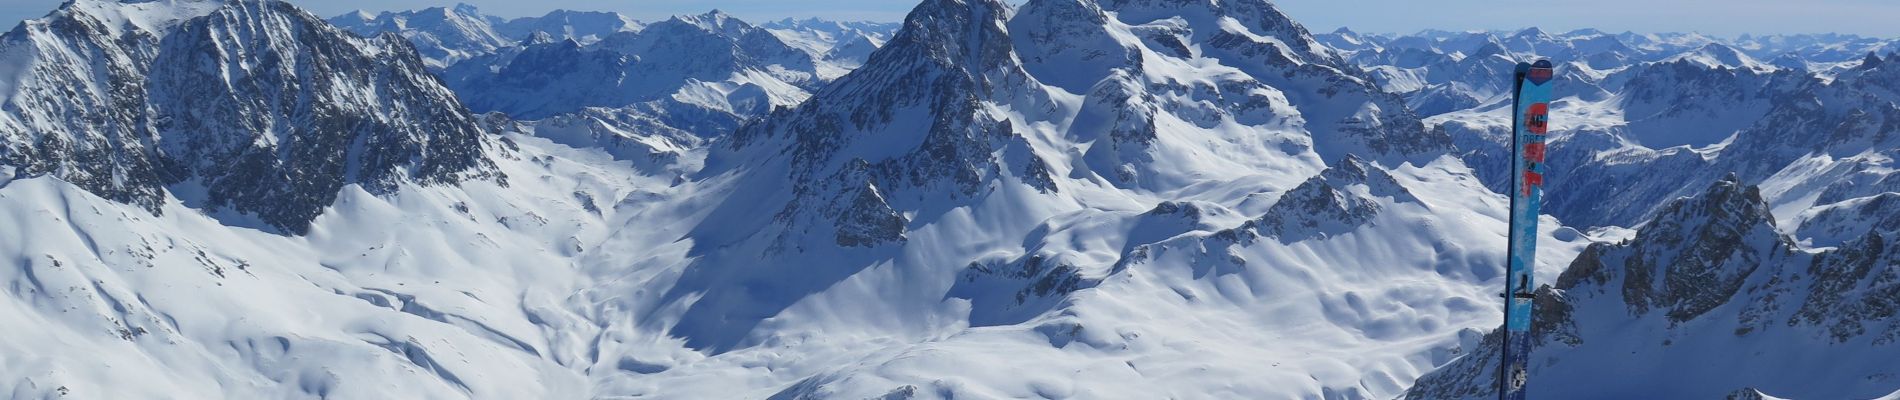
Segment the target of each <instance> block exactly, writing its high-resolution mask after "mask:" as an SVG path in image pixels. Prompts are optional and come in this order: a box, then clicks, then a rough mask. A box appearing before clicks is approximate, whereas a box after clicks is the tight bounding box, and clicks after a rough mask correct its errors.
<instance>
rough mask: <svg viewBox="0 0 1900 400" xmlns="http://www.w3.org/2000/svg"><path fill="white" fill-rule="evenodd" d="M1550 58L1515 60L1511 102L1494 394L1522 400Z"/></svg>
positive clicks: (1526, 377)
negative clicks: (1506, 242)
mask: <svg viewBox="0 0 1900 400" xmlns="http://www.w3.org/2000/svg"><path fill="white" fill-rule="evenodd" d="M1552 73H1553V71H1552V68H1551V65H1550V61H1549V60H1538V61H1537V63H1535V64H1532V63H1518V64H1517V73H1516V74H1515V75H1516V78H1517V84H1516V86H1515V88H1516V91H1515V92H1513V93H1512V94H1513V95H1514V96H1515V99H1516V101H1515V102H1514V104H1513V105H1512V111H1513V114H1512V115H1511V119H1512V120H1513V121H1514V122H1513V123H1512V135H1511V159H1512V163H1511V165H1513V168H1514V170H1513V174H1512V175H1515V176H1516V177H1515V178H1514V179H1513V184H1512V185H1511V189H1512V190H1511V230H1510V236H1511V238H1510V247H1509V249H1508V250H1507V254H1508V256H1507V258H1508V259H1509V260H1508V261H1509V263H1510V264H1509V267H1508V269H1507V270H1506V272H1505V275H1504V276H1505V278H1506V279H1505V283H1504V352H1503V353H1504V354H1503V356H1504V357H1503V360H1502V362H1501V363H1500V364H1499V366H1498V398H1499V399H1501V400H1524V395H1525V392H1526V391H1527V390H1526V387H1527V386H1529V384H1530V370H1529V369H1527V367H1528V366H1529V361H1530V355H1531V303H1533V301H1534V300H1536V297H1537V296H1536V295H1535V294H1534V293H1535V292H1534V291H1535V290H1536V288H1535V287H1533V286H1531V284H1532V282H1531V268H1532V267H1533V266H1535V265H1536V263H1537V216H1538V215H1539V213H1540V210H1539V209H1540V208H1541V207H1540V206H1541V205H1542V204H1543V201H1544V172H1545V168H1544V155H1545V154H1544V153H1545V148H1544V136H1545V134H1546V133H1547V132H1549V130H1550V87H1551V86H1552V84H1551V78H1552Z"/></svg>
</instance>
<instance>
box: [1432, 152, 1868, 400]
mask: <svg viewBox="0 0 1900 400" xmlns="http://www.w3.org/2000/svg"><path fill="white" fill-rule="evenodd" d="M1891 235H1892V234H1891V233H1881V232H1870V233H1867V234H1865V235H1862V236H1860V237H1858V238H1856V239H1853V240H1851V241H1848V242H1847V243H1843V244H1842V245H1841V246H1840V247H1838V248H1836V249H1829V250H1820V251H1816V250H1809V249H1805V248H1802V247H1801V246H1798V245H1796V244H1795V243H1794V242H1793V240H1792V239H1790V238H1788V237H1787V236H1785V235H1782V234H1781V233H1779V232H1778V231H1777V230H1776V229H1775V220H1774V218H1773V216H1772V215H1771V214H1770V213H1769V211H1768V208H1767V205H1766V203H1765V202H1764V200H1763V199H1762V196H1761V194H1760V191H1759V190H1758V189H1756V188H1754V187H1752V186H1747V185H1743V184H1742V183H1741V182H1740V181H1739V180H1738V179H1737V178H1735V177H1734V176H1730V177H1728V178H1726V179H1723V180H1721V181H1717V182H1716V183H1715V184H1714V185H1712V186H1710V187H1709V188H1708V189H1707V190H1706V191H1704V192H1703V193H1702V194H1700V195H1698V196H1695V197H1692V198H1685V199H1681V200H1678V201H1675V202H1672V203H1670V204H1669V205H1667V206H1665V207H1663V208H1662V211H1661V212H1659V213H1658V214H1657V216H1656V218H1655V219H1654V220H1653V221H1651V222H1650V223H1649V224H1648V225H1646V226H1644V227H1643V228H1642V229H1641V230H1640V231H1639V232H1638V233H1637V235H1636V237H1635V238H1634V239H1632V240H1630V241H1628V242H1625V243H1620V244H1596V245H1592V246H1591V247H1590V248H1589V249H1587V250H1585V251H1584V253H1583V254H1582V255H1581V256H1579V257H1578V258H1577V260H1576V261H1575V262H1574V263H1572V264H1571V265H1570V267H1569V269H1566V270H1565V271H1564V273H1563V275H1562V276H1561V277H1560V278H1558V280H1557V283H1556V286H1555V287H1545V288H1543V289H1541V290H1539V292H1538V296H1539V298H1538V305H1537V308H1538V310H1539V311H1538V315H1537V316H1536V317H1535V318H1536V319H1535V320H1534V322H1535V323H1534V328H1535V332H1534V334H1535V335H1536V339H1535V342H1536V343H1537V344H1536V350H1535V352H1534V354H1533V356H1532V357H1533V358H1532V360H1533V363H1534V364H1537V365H1539V366H1540V367H1539V368H1535V369H1534V372H1533V375H1532V381H1533V382H1537V381H1543V382H1548V383H1549V384H1548V385H1541V387H1540V385H1536V384H1534V385H1533V387H1538V390H1539V391H1540V392H1541V391H1548V393H1562V395H1560V397H1565V396H1574V397H1577V398H1595V397H1601V396H1606V395H1607V396H1617V395H1619V394H1622V393H1651V394H1668V395H1671V396H1687V397H1705V396H1706V397H1719V396H1722V395H1724V394H1726V393H1727V392H1728V391H1729V390H1733V389H1729V388H1736V387H1744V386H1754V387H1757V388H1761V389H1762V392H1765V393H1773V394H1776V395H1783V396H1790V397H1793V398H1871V397H1876V396H1880V395H1884V394H1887V393H1888V392H1890V391H1891V390H1892V388H1893V386H1894V385H1896V384H1900V381H1895V379H1896V378H1894V377H1896V376H1900V375H1896V372H1900V370H1896V367H1895V366H1894V365H1893V364H1892V363H1891V362H1885V361H1877V360H1887V359H1891V358H1892V357H1894V356H1895V355H1900V347H1897V346H1900V343H1896V341H1900V312H1897V311H1900V246H1895V244H1894V242H1893V240H1892V239H1890V238H1889V237H1890V236H1891ZM1496 336H1497V334H1496V333H1495V332H1494V333H1493V334H1492V335H1491V336H1489V337H1487V339H1486V341H1485V342H1484V343H1483V344H1481V345H1480V346H1479V348H1478V349H1476V350H1474V351H1473V352H1471V353H1470V354H1469V355H1467V356H1465V357H1463V358H1461V359H1459V360H1457V361H1454V362H1452V363H1451V364H1449V365H1447V366H1445V367H1444V368H1441V369H1440V370H1439V371H1437V372H1434V373H1432V374H1428V375H1426V376H1425V377H1423V378H1420V379H1419V382H1418V384H1417V386H1415V387H1414V388H1412V389H1411V390H1410V391H1408V392H1407V396H1406V397H1407V398H1417V399H1452V398H1484V397H1485V396H1489V395H1491V393H1492V392H1491V390H1493V388H1494V387H1495V386H1494V384H1493V383H1492V382H1494V381H1493V380H1492V378H1493V377H1494V376H1495V375H1496V367H1495V366H1496V364H1495V360H1494V359H1495V358H1496V352H1495V350H1496V346H1497V344H1498V343H1497V342H1496V341H1495V340H1493V339H1494V338H1495V337H1496ZM1843 348H1851V349H1854V350H1852V351H1843V350H1842V349H1843ZM1724 354H1730V355H1732V354H1748V356H1747V357H1748V358H1751V359H1759V360H1779V361H1776V362H1777V363H1780V364H1779V365H1780V366H1781V367H1778V368H1776V370H1779V371H1815V372H1814V373H1812V374H1775V373H1764V372H1760V371H1756V370H1755V369H1756V368H1755V367H1753V366H1750V365H1745V364H1730V365H1720V364H1709V363H1707V362H1706V360H1707V359H1709V358H1710V357H1722V356H1723V355H1724ZM1818 354H1827V355H1828V356H1826V357H1816V355H1818ZM1691 364H1693V365H1696V366H1697V367H1696V369H1694V370H1692V371H1674V372H1665V371H1670V369H1671V368H1678V367H1686V366H1688V365H1691ZM1602 365H1620V366H1626V367H1631V368H1630V369H1628V370H1623V371H1603V370H1601V368H1600V367H1598V366H1602ZM1783 368H1793V369H1783ZM1809 368H1812V369H1809ZM1584 370H1594V371H1596V372H1588V373H1586V372H1583V371H1584ZM1649 371H1655V372H1660V373H1653V372H1649ZM1573 373H1576V374H1589V376H1592V377H1593V378H1592V379H1591V380H1601V379H1617V381H1618V382H1622V383H1621V384H1619V386H1621V387H1619V388H1606V387H1593V386H1592V385H1589V384H1587V383H1586V382H1583V381H1580V380H1576V379H1565V378H1564V377H1566V376H1567V375H1566V374H1573ZM1863 378H1865V379H1863ZM1715 390H1719V391H1715Z"/></svg>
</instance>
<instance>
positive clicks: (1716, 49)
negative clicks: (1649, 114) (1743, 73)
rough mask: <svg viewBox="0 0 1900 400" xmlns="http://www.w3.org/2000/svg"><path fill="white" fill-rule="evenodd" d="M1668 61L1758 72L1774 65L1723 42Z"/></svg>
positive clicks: (1766, 70)
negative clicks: (1757, 59) (1758, 59)
mask: <svg viewBox="0 0 1900 400" xmlns="http://www.w3.org/2000/svg"><path fill="white" fill-rule="evenodd" d="M1664 61H1666V62H1677V61H1687V62H1691V63H1696V64H1700V65H1703V66H1706V67H1709V68H1718V67H1719V68H1738V69H1747V70H1751V71H1757V72H1771V71H1774V70H1775V69H1776V68H1775V67H1774V66H1771V65H1768V64H1765V63H1762V62H1761V61H1756V60H1755V58H1754V57H1749V56H1748V55H1747V54H1743V53H1742V52H1741V50H1736V49H1735V48H1734V47H1729V46H1728V45H1724V44H1721V43H1709V44H1707V45H1703V46H1702V47H1700V48H1697V49H1696V50H1695V51H1691V52H1688V53H1683V54H1678V55H1676V56H1674V57H1670V58H1669V59H1667V60H1664Z"/></svg>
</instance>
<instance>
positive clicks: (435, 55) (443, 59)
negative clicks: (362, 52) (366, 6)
mask: <svg viewBox="0 0 1900 400" xmlns="http://www.w3.org/2000/svg"><path fill="white" fill-rule="evenodd" d="M330 23H331V24H335V25H336V26H337V27H339V28H343V29H347V30H349V31H350V32H353V33H356V34H357V35H359V36H363V37H375V36H377V35H380V34H382V33H383V32H395V33H398V34H401V35H402V37H404V38H406V39H409V41H410V43H414V44H415V46H416V48H417V49H418V50H420V51H421V52H422V57H423V58H424V59H425V60H427V61H428V63H429V66H430V67H431V68H442V67H445V66H448V65H451V64H454V63H456V62H459V61H462V60H466V59H468V58H470V57H475V56H480V55H483V54H488V53H493V52H495V50H498V49H501V48H503V47H508V45H509V44H510V43H511V42H512V41H511V40H508V38H507V37H505V36H503V35H502V33H501V32H499V31H498V30H497V29H496V28H497V25H500V24H502V23H503V22H502V20H501V19H500V18H495V17H490V16H486V15H483V14H482V13H481V10H479V9H476V8H475V7H474V6H470V5H467V4H457V5H456V6H455V7H454V8H448V7H433V8H427V9H422V10H417V11H401V12H383V13H382V14H377V15H370V14H369V13H367V12H363V11H357V12H353V13H349V14H344V15H340V16H337V17H335V18H331V19H330Z"/></svg>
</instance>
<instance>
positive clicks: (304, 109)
mask: <svg viewBox="0 0 1900 400" xmlns="http://www.w3.org/2000/svg"><path fill="white" fill-rule="evenodd" d="M0 43H3V44H0V58H3V59H7V60H11V61H9V62H10V63H12V65H16V66H17V67H15V68H14V69H12V70H8V71H0V74H4V75H5V78H7V79H9V80H10V81H11V82H15V83H14V85H16V86H14V87H12V88H11V90H10V91H9V92H8V94H7V96H6V97H4V98H0V100H3V101H0V104H3V106H0V110H4V113H0V138H4V140H5V142H4V147H0V160H4V161H5V162H6V163H9V164H14V165H18V166H20V169H21V171H22V172H24V173H26V174H35V175H36V174H50V175H54V176H58V177H60V178H61V179H65V180H67V181H70V182H74V183H75V184H78V185H80V186H81V187H84V188H86V189H87V190H89V191H92V192H94V193H97V194H99V195H101V196H103V197H106V198H110V199H114V200H118V201H125V202H130V203H135V204H140V205H144V206H146V207H147V208H148V209H153V210H156V208H157V205H158V204H160V203H161V202H162V201H164V198H165V193H166V192H167V190H166V189H168V188H169V189H172V191H173V192H175V193H179V196H180V197H181V198H184V199H185V200H186V202H187V203H190V204H192V205H194V206H200V207H204V208H208V209H212V210H217V209H226V208H228V209H230V210H234V211H236V212H238V213H242V214H248V215H252V216H255V217H256V218H258V219H259V220H261V221H262V222H263V223H265V224H267V225H269V226H272V227H276V228H279V229H283V230H285V231H288V232H292V233H301V232H302V231H303V229H304V228H305V227H306V226H307V225H308V223H309V222H310V220H312V219H314V218H315V217H316V216H317V215H318V214H319V213H321V212H322V209H323V208H324V207H326V206H329V205H330V202H331V201H332V200H334V199H335V198H336V194H337V192H338V190H339V189H341V188H342V187H343V186H344V185H350V184H360V185H363V186H364V187H365V188H367V189H369V190H371V191H373V192H374V191H386V190H390V189H392V188H393V187H394V186H395V184H396V183H397V182H403V181H411V182H418V183H423V184H453V183H456V182H459V181H461V180H463V179H468V178H470V177H480V176H493V175H494V172H493V167H492V165H491V164H490V163H489V162H488V161H487V159H486V158H485V152H486V150H485V141H484V138H483V135H484V134H483V130H482V129H481V127H480V126H479V125H478V124H477V123H476V120H475V118H474V117H473V116H472V115H471V114H469V113H468V111H467V110H465V109H463V108H462V107H461V105H460V102H458V101H457V100H456V99H455V97H454V95H453V94H451V93H450V92H449V91H448V90H447V89H446V88H444V87H443V86H442V85H441V84H440V82H439V81H437V80H436V78H435V77H434V76H432V75H430V74H429V73H428V71H427V70H426V69H425V68H424V66H423V63H422V59H421V58H420V57H419V56H417V54H416V50H415V49H414V48H413V47H410V46H409V45H408V42H407V41H404V40H401V39H400V38H397V37H394V36H384V37H379V38H375V39H360V38H356V37H354V36H351V35H349V34H348V33H346V32H343V31H342V30H339V29H337V28H334V27H332V26H330V25H328V24H326V23H324V22H323V21H322V20H321V19H317V18H316V17H314V16H311V15H310V14H308V13H305V12H303V11H302V10H299V9H297V8H295V7H294V6H291V5H289V4H287V3H282V2H276V1H233V2H228V3H227V2H179V3H167V4H160V3H126V4H120V3H106V2H93V1H81V2H76V3H72V4H71V5H69V6H68V7H65V8H62V9H61V10H60V11H57V12H55V13H54V14H53V15H50V16H48V17H47V18H44V19H40V20H32V21H28V22H26V23H23V24H21V25H20V27H19V28H17V29H15V30H14V31H12V32H9V33H8V34H6V35H5V37H3V38H0ZM75 66H77V67H75ZM101 81H103V82H106V84H96V83H93V82H101Z"/></svg>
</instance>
